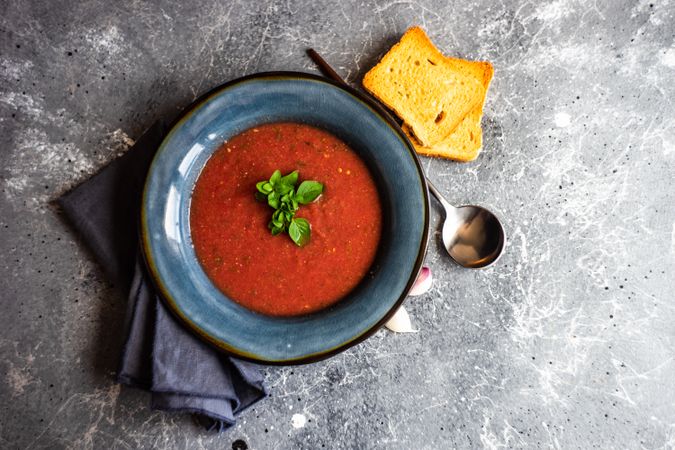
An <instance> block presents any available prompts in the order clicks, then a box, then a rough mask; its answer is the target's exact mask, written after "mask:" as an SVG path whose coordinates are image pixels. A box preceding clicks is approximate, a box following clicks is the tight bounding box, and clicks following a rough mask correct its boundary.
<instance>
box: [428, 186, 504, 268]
mask: <svg viewBox="0 0 675 450" xmlns="http://www.w3.org/2000/svg"><path fill="white" fill-rule="evenodd" d="M427 185H428V186H429V191H430V192H431V193H432V194H434V197H436V200H438V202H439V203H440V204H441V205H442V206H443V209H444V210H445V222H444V223H443V232H442V236H443V246H444V247H445V249H446V250H447V252H448V254H449V255H450V257H451V258H452V259H454V260H455V262H456V263H457V264H459V265H460V266H464V267H469V268H472V269H477V268H480V267H487V266H489V265H490V264H493V263H494V262H495V261H497V260H498V259H499V257H500V256H501V254H502V252H503V251H504V245H505V244H506V233H505V232H504V228H503V227H502V224H501V222H500V221H499V219H498V218H497V216H495V215H494V214H493V213H492V212H490V211H488V210H487V209H485V208H483V207H482V206H476V205H466V206H460V207H456V206H453V205H451V204H450V203H449V202H448V201H447V200H446V199H445V198H444V197H443V195H441V193H440V192H439V191H438V189H437V188H436V186H434V184H433V183H432V182H431V181H430V180H429V178H427Z"/></svg>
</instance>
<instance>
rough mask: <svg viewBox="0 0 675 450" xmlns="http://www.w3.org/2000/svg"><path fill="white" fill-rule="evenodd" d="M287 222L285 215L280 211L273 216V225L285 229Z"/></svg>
mask: <svg viewBox="0 0 675 450" xmlns="http://www.w3.org/2000/svg"><path fill="white" fill-rule="evenodd" d="M285 220H286V216H285V215H284V212H283V211H282V210H280V209H277V210H276V211H274V214H272V223H273V224H274V225H276V226H277V227H282V228H283V226H284V222H285Z"/></svg>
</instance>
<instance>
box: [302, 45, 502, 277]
mask: <svg viewBox="0 0 675 450" xmlns="http://www.w3.org/2000/svg"><path fill="white" fill-rule="evenodd" d="M307 54H308V55H309V57H310V58H312V60H313V61H314V62H315V63H316V64H317V65H318V66H319V68H320V69H321V71H323V73H324V74H325V75H327V76H328V77H329V78H332V79H333V80H335V81H337V82H338V83H342V84H344V85H345V86H347V82H346V81H345V80H343V79H342V77H340V75H338V74H337V72H335V70H333V68H332V67H331V66H330V65H329V64H328V63H327V62H326V61H325V60H324V59H323V58H322V57H321V55H319V54H318V53H317V52H316V51H315V50H314V49H311V48H310V49H309V50H307ZM427 185H428V186H429V191H431V193H432V194H434V196H435V197H436V199H437V200H438V201H439V203H440V204H441V205H442V206H443V209H444V210H445V223H444V224H443V246H444V247H445V249H446V250H447V252H448V254H449V255H450V257H451V258H452V259H454V260H455V262H456V263H457V264H459V265H460V266H463V267H469V268H472V269H478V268H480V267H487V266H489V265H490V264H493V263H494V262H495V261H497V259H499V257H500V256H501V254H502V252H503V251H504V245H505V244H506V233H504V228H503V227H502V224H501V222H499V219H498V218H497V216H495V215H494V214H493V213H491V212H490V211H488V210H487V209H485V208H483V207H481V206H475V205H466V206H460V207H456V206H453V205H451V204H450V202H448V201H447V200H446V199H445V198H443V195H441V193H440V192H439V190H438V189H436V186H434V184H433V183H432V182H431V181H430V180H429V178H427Z"/></svg>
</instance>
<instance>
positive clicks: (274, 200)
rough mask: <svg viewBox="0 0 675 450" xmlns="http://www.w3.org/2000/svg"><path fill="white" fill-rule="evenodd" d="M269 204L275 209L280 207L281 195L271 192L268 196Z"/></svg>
mask: <svg viewBox="0 0 675 450" xmlns="http://www.w3.org/2000/svg"><path fill="white" fill-rule="evenodd" d="M267 204H268V205H270V206H271V207H272V208H274V209H277V208H279V196H278V194H277V193H276V192H270V193H269V195H268V196H267Z"/></svg>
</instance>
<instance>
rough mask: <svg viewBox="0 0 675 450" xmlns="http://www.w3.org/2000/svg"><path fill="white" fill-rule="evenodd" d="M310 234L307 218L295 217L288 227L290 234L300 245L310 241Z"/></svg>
mask: <svg viewBox="0 0 675 450" xmlns="http://www.w3.org/2000/svg"><path fill="white" fill-rule="evenodd" d="M310 234H311V231H310V225H309V222H308V221H307V219H293V220H292V221H291V224H290V226H289V227H288V235H289V236H290V237H291V239H293V242H295V244H296V245H298V246H299V247H302V246H304V245H306V244H307V243H308V242H309V237H310Z"/></svg>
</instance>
